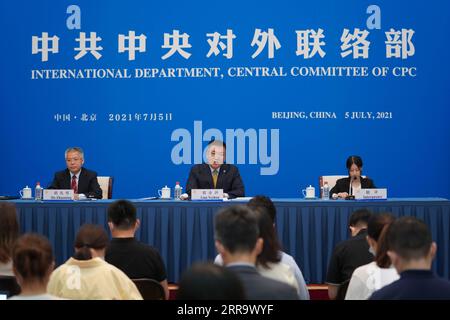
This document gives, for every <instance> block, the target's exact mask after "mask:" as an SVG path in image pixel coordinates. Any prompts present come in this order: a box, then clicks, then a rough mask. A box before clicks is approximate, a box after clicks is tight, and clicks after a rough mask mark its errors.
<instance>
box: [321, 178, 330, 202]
mask: <svg viewBox="0 0 450 320" xmlns="http://www.w3.org/2000/svg"><path fill="white" fill-rule="evenodd" d="M322 199H323V200H329V199H330V186H329V185H328V182H325V183H324V184H323V187H322Z"/></svg>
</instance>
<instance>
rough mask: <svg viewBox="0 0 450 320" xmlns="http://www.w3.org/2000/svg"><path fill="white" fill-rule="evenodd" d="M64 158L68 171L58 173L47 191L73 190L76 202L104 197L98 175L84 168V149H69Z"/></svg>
mask: <svg viewBox="0 0 450 320" xmlns="http://www.w3.org/2000/svg"><path fill="white" fill-rule="evenodd" d="M64 156H65V158H66V165H67V169H65V170H62V171H58V172H56V173H55V176H54V178H53V181H52V183H51V184H50V185H49V186H48V187H47V189H72V190H73V193H74V195H75V196H74V197H75V199H76V200H78V199H84V198H97V199H101V198H102V197H103V195H102V189H101V188H100V185H99V184H98V180H97V173H96V172H95V171H91V170H88V169H86V168H84V167H83V164H84V152H83V149H81V148H80V147H71V148H67V149H66V152H65V154H64Z"/></svg>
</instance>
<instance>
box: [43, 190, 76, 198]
mask: <svg viewBox="0 0 450 320" xmlns="http://www.w3.org/2000/svg"><path fill="white" fill-rule="evenodd" d="M43 199H44V200H73V190H72V189H61V190H60V189H44V197H43Z"/></svg>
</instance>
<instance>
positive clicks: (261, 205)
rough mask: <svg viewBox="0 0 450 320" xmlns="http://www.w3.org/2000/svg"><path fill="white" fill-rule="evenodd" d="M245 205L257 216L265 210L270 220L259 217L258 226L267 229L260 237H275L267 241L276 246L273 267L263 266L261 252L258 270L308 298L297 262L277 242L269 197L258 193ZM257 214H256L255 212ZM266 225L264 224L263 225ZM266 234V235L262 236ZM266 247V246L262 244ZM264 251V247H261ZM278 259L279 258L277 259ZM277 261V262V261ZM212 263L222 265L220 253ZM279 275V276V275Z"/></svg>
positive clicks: (273, 207)
mask: <svg viewBox="0 0 450 320" xmlns="http://www.w3.org/2000/svg"><path fill="white" fill-rule="evenodd" d="M247 206H248V207H249V208H251V209H252V210H254V211H256V212H257V213H258V212H259V216H261V215H262V214H261V212H263V211H264V212H266V214H267V215H268V216H269V217H270V220H268V221H267V219H264V217H263V218H262V219H259V227H260V229H264V228H266V229H269V228H270V230H267V231H266V232H261V237H262V238H263V239H264V241H265V243H266V236H267V237H268V238H269V239H270V238H275V240H272V241H269V243H274V245H275V248H277V249H276V250H278V251H277V255H274V257H275V259H274V260H273V261H272V264H275V265H276V266H275V267H274V266H273V265H272V268H267V267H266V266H263V265H262V263H260V262H261V260H264V258H263V257H262V256H263V253H261V254H260V255H259V256H258V258H257V264H256V266H257V269H258V272H259V273H260V274H261V275H263V276H265V277H269V278H272V279H275V280H279V281H282V282H286V283H288V284H290V285H292V286H294V287H295V288H296V289H297V291H298V293H299V296H300V300H309V291H308V287H307V286H306V283H305V280H304V278H303V274H302V272H301V271H300V268H299V267H298V265H297V263H296V262H295V260H294V258H293V257H292V256H290V255H288V254H287V253H285V252H283V251H281V245H280V244H279V241H278V239H277V238H276V237H277V236H276V230H275V220H276V214H277V210H276V208H275V205H274V204H273V202H272V200H271V199H270V198H269V197H266V196H262V195H258V196H255V197H253V198H252V199H250V201H249V202H248V203H247ZM257 215H258V214H257ZM264 225H266V226H264ZM264 235H266V236H264ZM264 247H266V246H264ZM263 252H264V248H263ZM278 259H280V260H278ZM278 261H279V262H278ZM214 263H216V264H218V265H223V260H222V257H221V255H220V254H218V255H217V256H216V259H215V260H214ZM286 267H288V268H289V270H285V271H283V270H279V269H280V268H281V269H286ZM291 273H293V275H294V277H295V282H292V278H291ZM280 276H281V277H280Z"/></svg>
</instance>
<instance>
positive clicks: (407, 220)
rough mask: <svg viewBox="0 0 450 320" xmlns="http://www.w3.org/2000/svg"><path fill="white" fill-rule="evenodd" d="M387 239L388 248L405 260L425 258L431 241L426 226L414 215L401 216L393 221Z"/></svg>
mask: <svg viewBox="0 0 450 320" xmlns="http://www.w3.org/2000/svg"><path fill="white" fill-rule="evenodd" d="M387 241H388V246H389V250H391V251H394V252H395V253H396V254H398V255H399V256H400V257H402V258H403V259H405V260H416V259H421V258H425V257H426V256H427V255H428V253H429V251H430V247H431V244H432V242H433V240H432V238H431V232H430V229H429V228H428V226H427V225H426V224H425V223H424V222H423V221H421V220H419V219H417V218H414V217H402V218H399V219H397V220H396V221H395V222H393V223H392V224H391V226H390V228H389V232H388V235H387Z"/></svg>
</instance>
